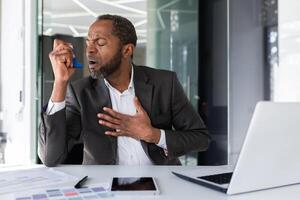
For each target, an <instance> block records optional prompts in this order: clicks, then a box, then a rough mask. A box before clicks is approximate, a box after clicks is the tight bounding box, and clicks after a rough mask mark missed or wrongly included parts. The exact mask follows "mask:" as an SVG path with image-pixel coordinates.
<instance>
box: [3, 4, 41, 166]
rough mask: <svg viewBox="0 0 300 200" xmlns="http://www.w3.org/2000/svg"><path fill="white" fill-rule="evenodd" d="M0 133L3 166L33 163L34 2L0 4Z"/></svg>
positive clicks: (34, 141)
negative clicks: (0, 123) (3, 137)
mask: <svg viewBox="0 0 300 200" xmlns="http://www.w3.org/2000/svg"><path fill="white" fill-rule="evenodd" d="M1 4H2V5H1V12H0V14H1V64H0V67H1V79H0V80H1V94H2V96H1V108H2V111H3V126H2V131H4V132H6V133H7V134H8V143H7V146H6V163H23V164H24V163H29V162H34V159H35V143H36V140H35V137H36V134H35V132H36V131H35V128H36V127H35V118H36V116H35V113H36V112H35V92H36V90H35V76H36V71H35V68H36V59H37V56H36V33H35V32H36V31H35V30H36V23H34V22H35V21H36V17H35V16H36V7H35V6H36V1H28V2H27V1H26V3H25V1H23V0H2V1H1Z"/></svg>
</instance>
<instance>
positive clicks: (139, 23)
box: [134, 19, 147, 27]
mask: <svg viewBox="0 0 300 200" xmlns="http://www.w3.org/2000/svg"><path fill="white" fill-rule="evenodd" d="M146 23H147V19H144V20H142V21H139V22H137V23H135V24H134V27H138V26H141V25H144V24H146Z"/></svg>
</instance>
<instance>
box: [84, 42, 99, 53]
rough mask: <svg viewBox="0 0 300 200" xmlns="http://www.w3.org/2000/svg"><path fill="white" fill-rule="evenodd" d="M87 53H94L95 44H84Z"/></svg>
mask: <svg viewBox="0 0 300 200" xmlns="http://www.w3.org/2000/svg"><path fill="white" fill-rule="evenodd" d="M86 51H87V53H95V52H96V51H97V49H96V48H95V45H93V44H89V45H87V46H86Z"/></svg>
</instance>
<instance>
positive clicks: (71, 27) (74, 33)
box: [69, 25, 79, 37]
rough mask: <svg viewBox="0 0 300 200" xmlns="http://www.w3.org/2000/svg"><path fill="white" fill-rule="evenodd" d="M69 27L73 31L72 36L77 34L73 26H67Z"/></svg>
mask: <svg viewBox="0 0 300 200" xmlns="http://www.w3.org/2000/svg"><path fill="white" fill-rule="evenodd" d="M69 29H70V30H71V31H72V32H73V35H74V37H75V36H77V35H79V33H78V31H77V30H76V29H75V28H74V26H71V25H70V26H69Z"/></svg>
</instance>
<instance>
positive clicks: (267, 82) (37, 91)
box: [0, 0, 300, 165]
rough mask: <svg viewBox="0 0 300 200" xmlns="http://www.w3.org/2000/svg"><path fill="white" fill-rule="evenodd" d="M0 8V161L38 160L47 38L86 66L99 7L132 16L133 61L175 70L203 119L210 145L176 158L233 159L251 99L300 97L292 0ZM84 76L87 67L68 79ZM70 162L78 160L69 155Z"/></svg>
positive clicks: (17, 2)
mask: <svg viewBox="0 0 300 200" xmlns="http://www.w3.org/2000/svg"><path fill="white" fill-rule="evenodd" d="M0 6H1V12H0V13H1V15H0V30H1V32H0V35H1V40H0V42H1V43H0V44H1V49H0V53H1V54H0V55H1V56H0V61H1V64H0V70H1V71H0V73H1V76H0V88H1V89H0V142H1V143H0V144H1V147H2V148H0V163H1V162H2V163H3V162H4V160H5V163H30V162H39V160H38V158H37V155H36V150H37V149H36V147H37V145H36V141H37V134H38V124H39V117H38V116H39V113H40V111H41V106H42V105H44V104H46V103H47V102H48V100H49V97H50V93H51V90H52V84H53V74H52V69H51V65H50V61H49V58H48V53H49V52H50V51H51V49H52V44H53V39H54V38H61V39H64V40H66V41H69V42H71V43H72V44H73V45H74V47H75V54H76V56H77V58H78V60H79V61H80V62H82V63H84V64H85V66H87V62H86V58H85V53H84V52H85V37H86V35H87V31H88V27H89V25H90V24H91V23H92V22H93V21H94V20H95V19H96V17H97V16H98V15H101V14H106V13H110V14H118V15H122V16H124V17H127V18H128V19H129V20H131V21H132V22H133V24H134V26H135V27H136V30H137V35H138V44H137V48H136V51H135V54H134V63H135V64H137V65H147V66H150V67H154V68H161V69H168V70H172V71H175V72H176V73H177V76H178V78H179V80H180V82H181V84H182V86H183V88H184V90H185V92H186V95H187V97H188V98H189V100H190V101H191V103H192V104H193V106H194V107H195V109H196V110H197V111H198V112H199V114H200V115H201V116H202V118H203V119H204V121H205V123H206V124H207V126H208V129H209V131H210V134H211V135H212V138H213V142H212V144H211V147H210V148H209V150H208V151H207V152H203V153H190V154H188V155H186V156H183V157H181V158H180V159H181V161H182V163H183V165H221V164H234V163H235V161H236V158H237V156H238V155H239V151H240V149H241V146H242V143H243V140H244V137H245V134H246V131H247V127H248V124H249V121H250V119H251V115H252V112H253V110H254V107H255V104H256V102H257V101H260V100H272V101H299V100H300V92H299V91H300V90H299V87H298V86H299V84H300V81H299V80H300V79H298V77H297V76H298V74H299V72H300V66H299V61H300V59H299V58H300V52H298V48H299V47H298V46H299V41H300V40H299V39H300V28H299V27H300V21H299V20H300V14H298V12H297V11H298V10H300V2H298V1H297V0H38V1H34V0H31V1H28V2H26V3H25V1H24V0H2V1H1V2H0ZM12 13H14V17H12ZM88 74H89V72H88V69H87V67H85V68H84V69H83V70H77V72H76V74H75V75H74V76H73V79H78V78H81V77H83V76H87V75H88ZM77 147H78V148H77V149H74V152H75V153H76V154H77V155H78V154H80V153H81V151H82V146H80V144H79V145H78V146H77ZM77 158H78V157H77ZM79 160H80V159H79ZM68 162H70V163H72V162H78V160H76V161H75V160H73V157H72V155H70V160H68Z"/></svg>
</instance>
